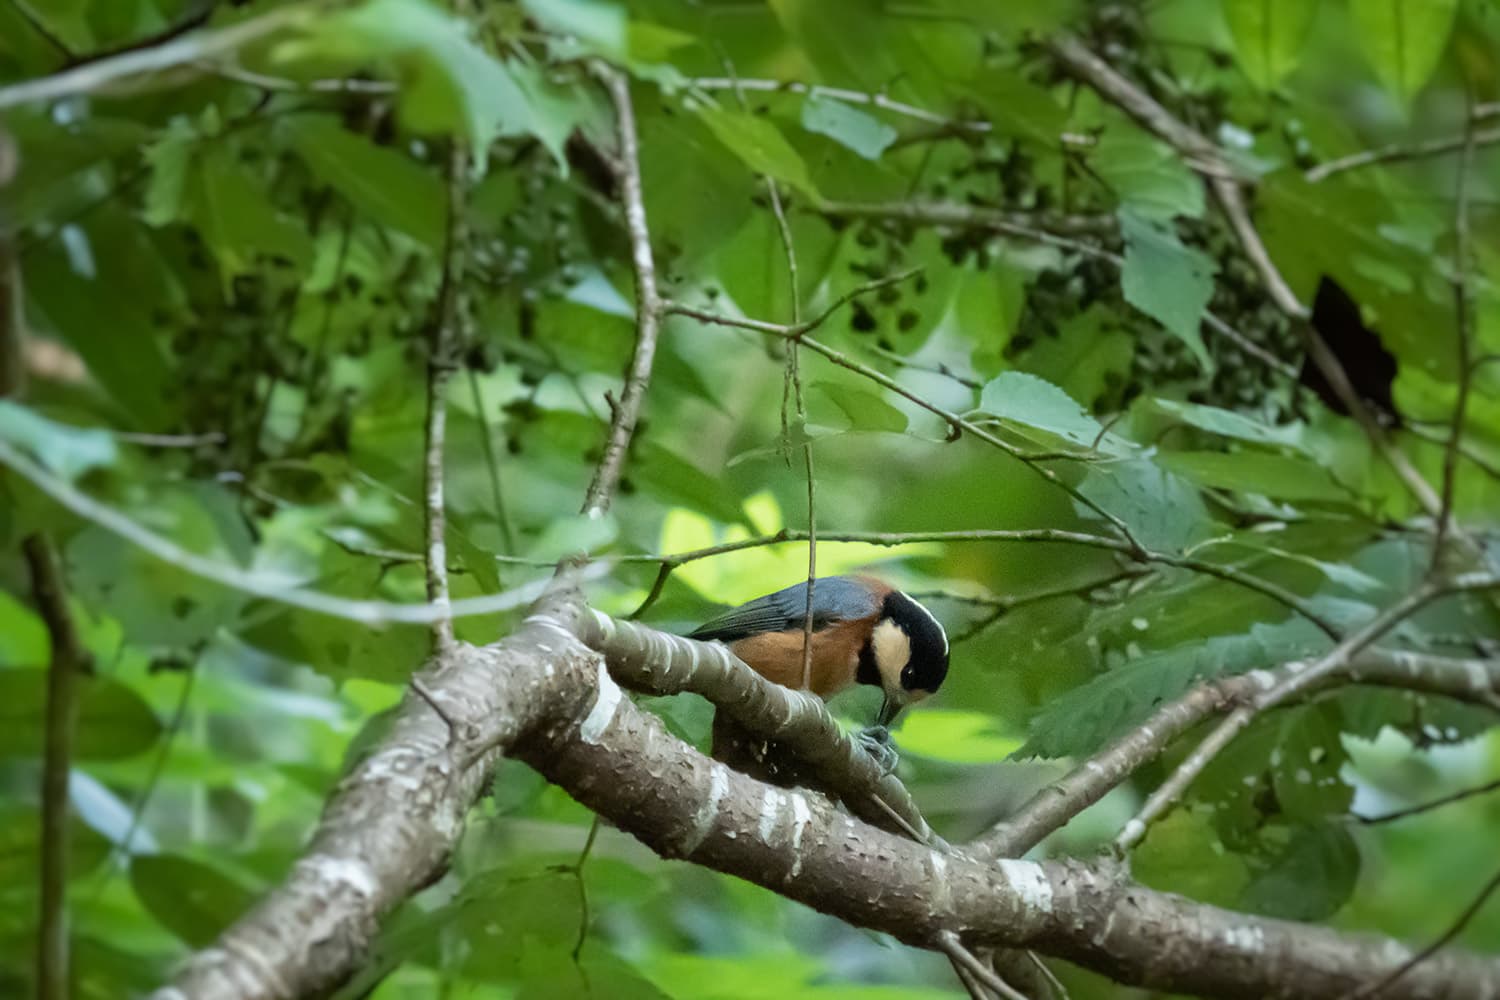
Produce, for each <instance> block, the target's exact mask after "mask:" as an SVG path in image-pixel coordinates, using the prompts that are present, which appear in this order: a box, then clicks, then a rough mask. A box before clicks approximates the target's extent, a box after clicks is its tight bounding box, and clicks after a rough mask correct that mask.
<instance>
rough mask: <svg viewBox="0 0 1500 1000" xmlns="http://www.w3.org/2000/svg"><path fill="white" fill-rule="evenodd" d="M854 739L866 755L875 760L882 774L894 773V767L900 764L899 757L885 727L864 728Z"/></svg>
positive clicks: (889, 732) (889, 733)
mask: <svg viewBox="0 0 1500 1000" xmlns="http://www.w3.org/2000/svg"><path fill="white" fill-rule="evenodd" d="M855 739H856V740H858V741H859V745H860V746H862V747H864V748H865V752H866V753H868V754H869V755H870V756H871V757H874V758H875V763H877V764H879V765H880V772H881V773H882V774H890V773H891V772H893V771H895V770H896V765H897V764H899V763H900V762H901V755H900V754H899V753H897V752H896V744H895V742H894V741H893V740H892V739H891V731H890V730H889V729H887V728H886V727H884V726H866V727H865V728H864V729H861V730H860V731H859V733H858V734H857V735H856V736H855Z"/></svg>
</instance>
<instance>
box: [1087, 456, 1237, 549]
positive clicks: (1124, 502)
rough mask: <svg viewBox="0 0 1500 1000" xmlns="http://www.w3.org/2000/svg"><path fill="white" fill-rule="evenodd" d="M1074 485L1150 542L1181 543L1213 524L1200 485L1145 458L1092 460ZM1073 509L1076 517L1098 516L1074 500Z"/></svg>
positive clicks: (1178, 545) (1160, 544) (1154, 544)
mask: <svg viewBox="0 0 1500 1000" xmlns="http://www.w3.org/2000/svg"><path fill="white" fill-rule="evenodd" d="M1078 489H1079V492H1080V493H1082V494H1083V495H1084V496H1085V497H1087V498H1088V499H1089V500H1092V501H1093V502H1094V503H1096V504H1098V505H1099V506H1100V507H1103V508H1104V509H1105V510H1107V511H1109V512H1110V513H1111V514H1114V515H1115V516H1116V517H1118V518H1120V519H1121V520H1123V521H1124V522H1125V523H1126V524H1127V525H1129V526H1130V530H1131V532H1132V533H1133V534H1134V535H1135V537H1136V539H1137V540H1138V541H1139V542H1141V543H1142V544H1143V545H1146V546H1150V547H1152V548H1167V549H1181V548H1185V547H1186V546H1188V545H1191V544H1193V543H1195V542H1199V541H1202V540H1203V538H1204V537H1205V536H1206V535H1208V534H1209V533H1210V532H1211V531H1212V530H1213V521H1212V519H1211V518H1210V517H1209V514H1208V509H1207V508H1206V507H1205V506H1204V505H1203V498H1202V496H1200V495H1199V491H1198V490H1197V489H1196V488H1194V487H1193V486H1192V484H1190V483H1188V482H1187V481H1186V480H1184V479H1183V478H1181V477H1180V476H1176V475H1173V474H1172V473H1170V472H1168V471H1167V470H1166V469H1164V468H1162V467H1161V466H1160V465H1158V464H1157V463H1156V462H1153V461H1151V460H1150V459H1147V458H1132V459H1128V460H1113V461H1106V462H1094V463H1091V464H1090V465H1089V467H1088V474H1087V475H1086V476H1085V477H1084V480H1083V482H1082V483H1080V484H1079V487H1078ZM1074 509H1075V511H1076V513H1077V514H1078V516H1079V517H1088V518H1095V517H1098V514H1096V513H1095V512H1094V511H1092V510H1090V509H1089V508H1088V507H1086V506H1085V505H1083V504H1081V503H1077V502H1076V501H1075V503H1074Z"/></svg>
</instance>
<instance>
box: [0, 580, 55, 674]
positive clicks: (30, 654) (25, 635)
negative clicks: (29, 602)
mask: <svg viewBox="0 0 1500 1000" xmlns="http://www.w3.org/2000/svg"><path fill="white" fill-rule="evenodd" d="M51 649H52V643H51V640H50V639H48V637H47V626H45V625H44V624H42V620H41V618H39V617H38V616H37V614H36V612H34V611H32V610H31V609H30V608H28V607H27V606H26V605H24V604H22V603H21V602H20V601H19V600H17V599H16V598H15V597H13V596H11V595H10V594H9V593H7V592H6V591H3V590H0V667H41V666H45V665H46V663H47V658H48V657H49V656H50V655H51Z"/></svg>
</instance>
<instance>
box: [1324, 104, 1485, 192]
mask: <svg viewBox="0 0 1500 1000" xmlns="http://www.w3.org/2000/svg"><path fill="white" fill-rule="evenodd" d="M1471 121H1472V119H1471ZM1497 142H1500V129H1485V130H1483V131H1480V132H1475V131H1473V130H1471V129H1465V130H1464V134H1463V135H1457V136H1448V137H1445V138H1442V139H1428V140H1426V141H1424V142H1416V143H1393V144H1391V145H1389V146H1381V147H1379V148H1377V149H1366V150H1362V151H1361V152H1358V153H1351V154H1349V155H1348V156H1341V157H1339V158H1338V159H1336V160H1329V161H1328V162H1326V163H1320V164H1318V165H1317V166H1315V167H1313V168H1311V169H1310V170H1308V171H1307V172H1306V173H1304V174H1303V175H1302V176H1303V177H1304V178H1305V179H1306V180H1307V181H1308V183H1310V184H1317V183H1318V182H1320V181H1325V180H1327V179H1328V178H1330V177H1332V176H1334V175H1335V174H1341V173H1343V172H1344V171H1346V170H1357V169H1359V168H1360V167H1370V166H1374V165H1376V164H1378V163H1399V162H1402V161H1406V160H1422V159H1427V158H1429V157H1433V156H1443V155H1445V154H1447V153H1457V152H1459V151H1461V150H1463V149H1464V148H1466V147H1468V148H1476V147H1479V146H1490V145H1494V144H1495V143H1497Z"/></svg>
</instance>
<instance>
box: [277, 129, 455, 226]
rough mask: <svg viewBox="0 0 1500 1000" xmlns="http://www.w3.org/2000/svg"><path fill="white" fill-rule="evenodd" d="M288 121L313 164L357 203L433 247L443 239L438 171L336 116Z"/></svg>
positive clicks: (295, 139) (296, 146)
mask: <svg viewBox="0 0 1500 1000" xmlns="http://www.w3.org/2000/svg"><path fill="white" fill-rule="evenodd" d="M284 127H285V129H286V132H287V134H288V136H289V137H290V138H291V143H292V148H293V149H295V150H296V151H297V155H299V156H301V157H302V159H303V161H304V162H305V163H306V164H307V166H308V169H309V170H311V171H312V172H313V173H314V174H316V175H317V176H318V178H319V179H321V180H322V181H323V183H325V184H327V185H329V186H330V187H332V188H334V189H335V190H336V191H338V192H339V193H340V194H342V195H343V196H344V197H345V198H347V199H349V202H350V204H352V205H353V206H354V207H355V208H357V209H359V210H360V211H361V212H363V213H366V214H368V215H369V216H370V218H372V219H373V220H374V221H376V222H379V223H382V224H384V225H387V226H390V227H391V228H393V229H399V230H400V231H401V232H403V233H406V234H407V235H408V236H410V237H412V238H413V239H416V240H418V241H420V242H422V243H423V244H425V245H427V246H429V247H432V248H433V249H437V248H438V247H441V246H442V245H443V236H444V229H445V219H444V216H446V215H447V211H446V208H445V206H446V205H447V199H446V195H445V194H444V187H443V181H442V179H441V178H439V177H438V175H437V174H436V173H434V172H433V171H431V170H428V169H426V168H425V167H423V166H422V165H421V164H419V163H417V162H416V161H415V160H413V159H411V158H410V157H409V156H406V155H405V154H403V153H400V152H397V151H396V150H394V149H392V148H390V147H387V146H377V145H376V144H375V143H373V142H371V141H370V140H369V139H366V138H365V137H364V136H362V135H357V134H355V133H353V132H350V131H349V130H348V129H346V128H344V127H343V126H342V125H340V124H339V122H338V120H337V119H335V118H331V117H324V116H321V115H309V116H306V117H302V116H298V117H295V118H292V119H290V120H289V121H288V122H287V123H286V124H285V126H284Z"/></svg>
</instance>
